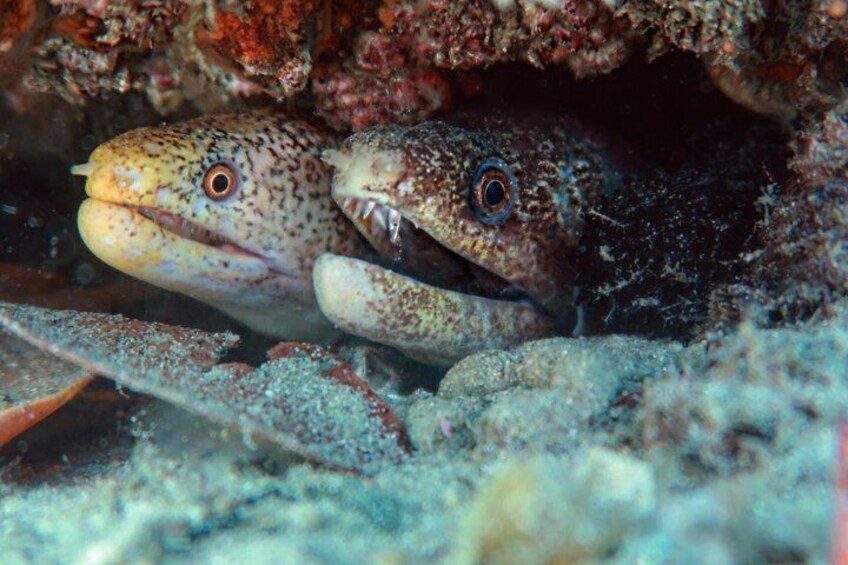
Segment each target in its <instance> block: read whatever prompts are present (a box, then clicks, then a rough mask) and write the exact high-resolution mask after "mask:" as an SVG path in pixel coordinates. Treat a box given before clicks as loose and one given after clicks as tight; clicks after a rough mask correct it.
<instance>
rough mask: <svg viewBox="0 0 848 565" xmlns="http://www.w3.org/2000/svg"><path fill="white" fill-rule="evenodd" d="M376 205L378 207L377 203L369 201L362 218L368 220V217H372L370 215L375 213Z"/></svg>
mask: <svg viewBox="0 0 848 565" xmlns="http://www.w3.org/2000/svg"><path fill="white" fill-rule="evenodd" d="M376 205H377V203H376V202H374V201H373V200H369V201H368V202H367V203H366V204H365V214H363V216H362V217H363V218H366V219H367V218H368V216H370V215H371V212H373V211H374V206H376Z"/></svg>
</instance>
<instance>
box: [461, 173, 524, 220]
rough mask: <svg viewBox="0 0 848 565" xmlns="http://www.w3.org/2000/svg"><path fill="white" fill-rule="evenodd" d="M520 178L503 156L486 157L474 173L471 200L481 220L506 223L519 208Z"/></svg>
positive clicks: (476, 214)
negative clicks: (516, 204)
mask: <svg viewBox="0 0 848 565" xmlns="http://www.w3.org/2000/svg"><path fill="white" fill-rule="evenodd" d="M517 194H518V181H517V180H516V178H515V175H513V174H512V171H510V170H509V165H507V164H506V163H505V162H504V161H503V160H502V159H498V158H489V159H486V160H485V161H483V163H481V164H480V166H479V167H478V168H477V172H476V173H475V174H474V179H473V181H472V183H471V191H470V192H469V194H468V196H469V204H470V206H471V210H472V211H473V212H474V215H475V216H476V217H477V219H478V220H480V221H481V222H483V223H485V224H491V225H500V224H502V223H504V222H505V221H506V220H507V218H509V216H510V215H511V214H512V211H513V209H515V202H516V200H517V199H518V197H517Z"/></svg>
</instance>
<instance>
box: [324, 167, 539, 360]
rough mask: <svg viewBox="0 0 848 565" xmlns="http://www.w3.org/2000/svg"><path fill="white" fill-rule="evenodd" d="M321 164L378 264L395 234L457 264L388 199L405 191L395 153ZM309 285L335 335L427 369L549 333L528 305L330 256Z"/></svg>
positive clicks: (395, 241)
mask: <svg viewBox="0 0 848 565" xmlns="http://www.w3.org/2000/svg"><path fill="white" fill-rule="evenodd" d="M323 158H324V160H325V161H326V162H328V163H329V164H331V165H333V166H335V167H336V176H335V178H334V182H333V191H332V194H333V197H334V198H335V200H336V202H337V203H338V204H339V205H340V207H341V208H342V210H343V211H344V212H345V214H346V215H347V216H348V218H350V220H351V221H352V222H353V223H354V225H356V227H357V228H358V229H359V230H360V232H361V233H362V234H363V236H365V238H366V239H367V240H368V241H369V242H370V243H371V244H372V245H373V246H374V247H375V248H376V249H377V250H378V251H379V252H380V253H381V254H382V255H383V256H384V257H391V256H392V255H393V250H399V249H400V246H401V244H402V243H403V242H402V237H406V236H402V234H404V233H410V234H415V233H416V232H417V230H421V232H423V233H424V234H426V235H427V236H428V237H427V238H426V239H427V241H428V242H430V243H429V244H430V245H435V246H439V247H440V248H441V250H442V251H443V252H444V253H445V254H450V255H453V256H455V257H457V258H459V255H457V254H456V252H455V251H454V250H453V249H451V248H450V247H448V246H447V245H445V244H444V243H442V242H441V241H439V240H438V239H436V238H435V236H434V235H433V234H432V233H431V232H430V231H428V230H427V228H426V225H422V226H419V222H418V219H417V218H415V217H414V215H412V214H407V213H406V212H405V210H404V208H403V207H402V205H398V203H397V202H396V201H395V199H394V198H392V195H397V196H398V198H399V199H402V198H403V197H405V196H407V192H408V190H409V187H407V186H406V185H405V179H404V177H405V171H404V168H403V165H402V164H401V163H402V162H403V161H402V154H401V152H400V151H396V150H382V151H374V152H371V153H365V154H363V153H356V154H354V155H351V154H350V153H349V152H345V151H338V150H329V151H326V152H325V153H324V155H323ZM395 206H397V208H396V207H395ZM461 260H462V261H464V262H466V263H467V264H469V265H470V266H473V267H474V268H475V269H477V270H478V271H485V273H486V274H487V275H489V277H490V278H491V279H496V280H497V282H498V283H499V286H500V287H501V288H504V289H514V286H513V285H511V284H510V283H509V282H508V281H506V280H504V279H502V278H501V277H499V276H498V275H497V274H495V273H491V271H488V270H486V269H485V268H483V267H482V266H480V265H478V264H476V263H474V262H473V261H472V260H470V259H468V258H465V257H463V258H461ZM313 284H314V287H315V293H316V298H317V299H318V305H319V307H320V308H321V311H322V312H323V313H324V315H325V316H327V317H328V318H329V319H330V320H331V321H333V323H335V324H336V325H337V326H339V327H340V328H341V329H343V330H345V331H347V332H349V333H352V334H355V335H358V336H361V337H365V338H368V339H370V340H372V341H376V342H379V343H384V344H387V345H391V346H393V347H396V348H398V349H400V350H401V351H403V352H404V353H406V354H407V355H408V356H410V357H412V358H415V359H418V360H420V361H424V362H427V363H432V364H437V365H450V364H452V363H453V362H455V361H457V360H459V359H461V358H462V357H465V356H466V355H469V354H471V353H474V352H477V351H482V350H485V349H492V348H505V347H509V346H512V345H517V344H519V343H521V342H524V341H527V340H530V339H537V338H541V337H546V336H550V335H553V334H554V333H555V325H554V323H553V321H552V319H551V318H550V316H549V315H548V314H547V313H546V312H545V311H544V310H543V309H542V308H541V307H539V306H537V305H535V304H534V303H532V302H531V301H529V300H508V299H493V298H487V297H482V296H477V295H474V294H466V293H461V292H456V291H453V290H448V289H445V288H440V287H437V286H433V285H429V284H426V283H423V282H421V281H419V280H415V279H413V278H411V277H408V276H404V275H401V274H398V273H396V272H393V271H391V270H389V269H385V268H383V267H380V266H377V265H374V264H370V263H367V262H365V261H362V260H358V259H350V258H345V257H339V256H336V255H332V254H329V253H327V254H324V255H322V256H321V257H320V258H319V259H318V261H317V262H316V264H315V267H314V270H313Z"/></svg>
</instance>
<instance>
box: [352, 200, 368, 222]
mask: <svg viewBox="0 0 848 565" xmlns="http://www.w3.org/2000/svg"><path fill="white" fill-rule="evenodd" d="M364 208H365V202H363V201H362V200H357V201H356V209H355V210H354V211H353V217H354V218H358V217H359V216H361V215H362V210H363V209H364Z"/></svg>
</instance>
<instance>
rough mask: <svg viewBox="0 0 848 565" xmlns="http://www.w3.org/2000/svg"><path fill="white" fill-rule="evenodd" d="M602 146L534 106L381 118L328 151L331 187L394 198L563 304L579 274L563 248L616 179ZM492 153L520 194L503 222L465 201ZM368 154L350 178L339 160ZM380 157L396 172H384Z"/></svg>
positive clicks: (502, 273) (485, 264)
mask: <svg viewBox="0 0 848 565" xmlns="http://www.w3.org/2000/svg"><path fill="white" fill-rule="evenodd" d="M604 154H605V151H604V149H603V148H602V147H601V145H600V144H599V142H597V141H595V140H594V139H593V137H592V136H591V135H590V134H589V133H588V132H586V131H584V130H583V129H582V128H581V127H579V125H577V124H575V123H572V122H570V121H566V120H561V121H559V122H558V123H551V121H550V119H548V120H545V119H544V118H543V117H536V116H532V115H529V116H524V117H521V118H516V117H507V116H479V115H478V116H459V117H456V118H454V119H452V120H451V122H450V123H448V122H443V121H432V122H426V123H423V124H420V125H417V126H413V127H401V126H381V127H376V128H373V129H371V130H368V131H366V132H362V133H358V134H355V135H353V136H352V137H350V138H348V139H347V140H346V141H345V142H344V143H343V145H342V147H341V149H340V151H339V153H338V154H337V155H336V158H333V159H331V161H334V163H333V164H334V165H337V169H338V170H337V172H336V177H335V178H334V188H333V195H334V197H335V198H336V200H337V201H338V200H340V199H343V198H345V197H351V198H359V199H370V200H372V201H376V202H378V203H380V204H384V205H388V206H391V207H392V208H394V209H396V210H398V211H399V212H400V214H401V215H402V216H403V218H405V219H407V220H410V221H412V222H414V223H415V224H417V226H418V227H419V228H421V229H422V230H423V231H425V232H426V233H427V234H429V235H430V236H431V237H432V238H433V239H435V240H436V241H438V242H439V243H440V244H442V245H444V246H445V247H447V248H449V249H450V250H452V251H453V252H455V253H457V254H458V255H460V256H462V257H464V258H465V259H466V260H468V261H471V262H472V263H474V264H476V265H478V266H480V267H482V268H484V269H485V270H487V271H489V272H491V273H493V274H495V275H497V276H498V277H500V278H502V279H504V280H505V281H507V282H509V283H511V284H512V285H514V286H515V287H518V288H520V289H521V290H522V291H523V292H524V293H526V294H527V295H529V296H530V297H531V298H533V299H534V300H535V301H536V302H538V303H540V304H542V305H543V306H546V307H548V308H550V309H552V310H555V311H561V310H562V307H563V302H568V301H570V299H571V297H572V283H573V280H574V277H575V270H574V266H573V265H570V264H569V263H568V262H567V261H566V259H565V253H566V252H567V251H568V250H569V249H573V248H575V247H576V246H577V244H578V242H579V241H580V238H581V235H582V232H583V217H584V215H585V214H586V213H587V211H588V210H589V209H590V208H591V206H592V202H593V201H594V200H595V199H596V198H597V196H598V195H599V194H601V193H605V192H609V191H611V190H613V189H614V188H615V185H616V183H617V176H616V174H615V173H614V168H613V167H612V166H610V164H609V163H608V162H607V161H606V160H605V158H604ZM491 157H498V158H500V159H502V160H504V161H505V162H506V163H507V164H508V166H509V168H510V170H511V171H512V173H513V174H514V175H515V178H516V179H517V181H518V201H517V203H516V205H515V208H514V211H513V213H512V214H511V216H510V217H509V218H508V219H507V220H506V221H505V222H504V223H503V224H502V225H489V224H486V223H483V222H481V221H479V220H478V219H477V218H476V217H475V216H474V214H473V213H472V211H471V209H470V207H469V204H468V191H469V187H470V185H471V183H472V178H473V175H474V174H475V171H476V170H477V168H478V166H479V164H480V163H481V162H482V161H483V160H485V159H487V158H491ZM325 158H326V156H325ZM368 158H371V159H372V160H375V162H373V163H371V164H370V165H369V166H371V168H372V169H375V170H374V171H372V172H373V174H372V175H370V176H369V175H367V174H360V171H357V172H356V173H355V174H356V176H357V178H352V174H353V173H352V169H351V168H350V167H348V166H346V165H345V162H346V161H349V162H351V163H353V162H354V161H356V164H355V165H354V167H355V168H358V169H362V168H363V167H366V165H363V164H362V161H363V160H367V159H368ZM382 161H391V162H392V163H393V167H394V168H395V169H397V170H398V171H399V172H397V173H395V172H394V171H393V172H392V174H388V175H386V174H381V173H380V171H377V170H376V169H379V167H380V166H382ZM377 248H378V249H379V248H380V247H379V246H377Z"/></svg>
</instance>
